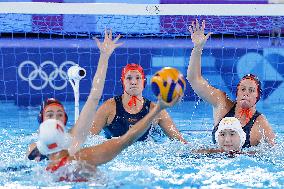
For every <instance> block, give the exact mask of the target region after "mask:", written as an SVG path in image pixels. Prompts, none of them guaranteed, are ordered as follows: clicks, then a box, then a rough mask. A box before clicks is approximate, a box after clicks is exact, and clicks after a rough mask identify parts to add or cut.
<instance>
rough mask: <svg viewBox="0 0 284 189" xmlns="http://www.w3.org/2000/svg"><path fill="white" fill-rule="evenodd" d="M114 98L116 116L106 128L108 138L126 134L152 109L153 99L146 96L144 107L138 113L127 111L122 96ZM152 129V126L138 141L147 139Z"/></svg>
mask: <svg viewBox="0 0 284 189" xmlns="http://www.w3.org/2000/svg"><path fill="white" fill-rule="evenodd" d="M114 100H115V103H116V115H115V116H114V119H113V121H112V122H111V123H110V124H109V125H108V126H106V127H105V128H104V132H105V136H106V138H108V139H110V138H112V137H119V136H122V135H124V134H125V133H126V132H127V131H128V130H129V128H130V127H131V126H132V125H134V124H135V123H136V122H138V121H139V120H140V119H142V118H143V117H144V116H145V115H146V114H148V113H149V111H150V104H151V101H150V100H148V99H145V98H144V104H143V107H142V109H141V111H140V112H138V113H137V114H130V113H128V112H127V111H125V109H124V107H123V104H122V96H116V97H114ZM150 129H151V128H149V129H148V130H147V131H146V133H145V134H144V135H143V136H142V137H140V138H139V139H138V141H143V140H146V139H147V138H148V134H149V131H150Z"/></svg>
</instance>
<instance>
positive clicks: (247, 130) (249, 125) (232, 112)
mask: <svg viewBox="0 0 284 189" xmlns="http://www.w3.org/2000/svg"><path fill="white" fill-rule="evenodd" d="M235 109H236V103H235V105H234V106H233V107H232V108H231V110H230V111H229V112H228V113H227V114H226V115H225V116H224V117H234V116H235ZM260 115H261V113H260V112H258V111H256V112H255V113H254V115H253V116H252V118H251V119H250V120H249V122H248V123H247V124H246V125H245V126H244V127H242V129H243V131H244V132H245V133H246V141H245V143H244V145H243V148H248V147H251V144H250V131H251V128H252V126H253V124H254V122H255V120H256V119H257V117H258V116H260ZM219 123H220V122H219ZM219 123H218V124H217V125H216V126H215V127H214V129H213V131H212V140H213V143H214V144H215V143H216V139H215V133H216V131H217V130H218V125H219Z"/></svg>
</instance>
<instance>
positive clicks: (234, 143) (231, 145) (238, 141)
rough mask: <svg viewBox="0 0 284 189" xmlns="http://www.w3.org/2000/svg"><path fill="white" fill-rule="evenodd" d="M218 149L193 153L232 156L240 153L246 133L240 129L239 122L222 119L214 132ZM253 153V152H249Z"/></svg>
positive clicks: (232, 119) (231, 118)
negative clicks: (226, 154)
mask: <svg viewBox="0 0 284 189" xmlns="http://www.w3.org/2000/svg"><path fill="white" fill-rule="evenodd" d="M215 138H216V139H217V144H218V148H214V149H200V150H196V151H194V153H204V154H212V153H228V154H229V155H233V154H235V153H242V152H241V151H242V146H243V145H244V144H245V141H246V133H245V132H244V131H243V129H242V125H241V123H240V121H239V120H238V119H237V118H235V117H225V118H223V119H222V120H221V121H220V123H219V126H218V129H217V131H216V132H215ZM249 153H253V152H249Z"/></svg>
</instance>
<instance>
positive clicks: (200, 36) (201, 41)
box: [187, 20, 226, 107]
mask: <svg viewBox="0 0 284 189" xmlns="http://www.w3.org/2000/svg"><path fill="white" fill-rule="evenodd" d="M204 28H205V21H203V22H202V25H201V27H200V26H199V23H198V20H196V22H192V25H191V26H189V31H190V33H191V39H192V42H193V44H194V47H193V49H192V51H191V56H190V60H189V65H188V69H187V80H188V81H189V83H190V85H191V87H192V88H193V90H194V92H195V93H196V94H197V95H198V96H199V97H200V98H202V99H203V100H205V101H207V102H209V103H210V104H211V105H213V106H214V107H216V106H217V105H218V103H219V102H220V100H224V98H226V95H225V93H223V92H222V91H220V90H218V89H216V88H214V87H213V86H211V85H210V84H209V83H208V82H207V81H206V80H205V79H204V78H203V77H202V75H201V54H202V51H203V47H204V45H205V43H206V41H207V39H208V38H209V37H210V35H211V33H208V34H207V35H204Z"/></svg>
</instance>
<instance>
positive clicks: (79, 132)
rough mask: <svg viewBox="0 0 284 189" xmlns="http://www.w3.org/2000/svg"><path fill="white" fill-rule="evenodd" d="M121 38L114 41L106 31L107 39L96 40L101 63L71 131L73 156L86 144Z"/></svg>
mask: <svg viewBox="0 0 284 189" xmlns="http://www.w3.org/2000/svg"><path fill="white" fill-rule="evenodd" d="M119 38H120V35H119V36H117V37H116V38H115V39H114V40H113V41H112V32H111V31H109V32H107V31H105V38H104V41H103V42H102V43H101V42H100V41H99V40H98V39H97V38H95V40H96V43H97V46H98V48H99V49H100V58H99V63H98V66H97V71H96V74H95V76H94V78H93V84H92V88H91V91H90V94H89V96H88V99H87V101H86V103H85V105H84V107H83V109H82V111H81V113H80V116H79V118H78V120H77V122H76V124H75V126H74V127H73V129H72V131H71V135H72V143H71V146H70V148H69V149H68V151H69V153H70V155H73V154H74V153H75V152H77V151H78V150H79V149H80V146H81V144H83V143H84V141H85V140H86V137H87V136H88V134H89V130H90V128H91V126H92V121H93V117H94V114H95V113H96V108H97V106H98V103H99V100H100V98H101V96H102V93H103V88H104V84H105V78H106V72H107V68H108V60H109V57H110V56H111V54H112V53H113V51H114V49H115V48H117V47H119V46H120V45H122V43H117V41H118V40H119Z"/></svg>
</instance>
